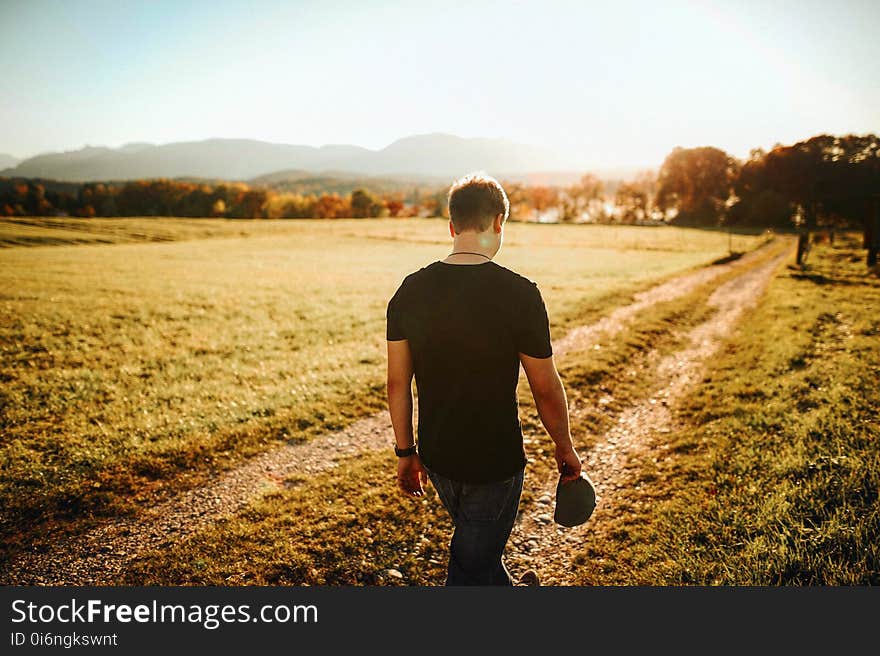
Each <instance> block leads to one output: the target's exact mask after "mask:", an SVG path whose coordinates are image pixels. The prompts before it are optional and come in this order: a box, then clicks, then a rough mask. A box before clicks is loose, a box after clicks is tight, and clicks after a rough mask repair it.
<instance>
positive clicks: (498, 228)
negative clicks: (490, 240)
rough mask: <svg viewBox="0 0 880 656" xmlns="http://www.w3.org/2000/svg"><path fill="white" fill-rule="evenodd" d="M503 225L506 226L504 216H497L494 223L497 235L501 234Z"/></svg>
mask: <svg viewBox="0 0 880 656" xmlns="http://www.w3.org/2000/svg"><path fill="white" fill-rule="evenodd" d="M502 225H504V214H496V215H495V220H494V221H493V222H492V227H493V228H494V229H495V233H496V234H501V226H502Z"/></svg>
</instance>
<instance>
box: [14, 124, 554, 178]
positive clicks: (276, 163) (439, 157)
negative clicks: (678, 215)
mask: <svg viewBox="0 0 880 656" xmlns="http://www.w3.org/2000/svg"><path fill="white" fill-rule="evenodd" d="M562 168H566V167H565V166H564V163H562V162H561V161H559V159H558V158H557V157H556V156H554V155H553V154H552V153H550V152H548V151H545V150H542V149H540V148H536V147H534V146H527V145H524V144H517V143H513V142H510V141H506V140H503V139H464V138H461V137H456V136H452V135H448V134H438V133H435V134H424V135H416V136H411V137H405V138H403V139H399V140H397V141H395V142H394V143H392V144H391V145H389V146H387V147H385V148H382V149H381V150H369V149H367V148H361V147H359V146H348V145H328V146H321V147H320V148H316V147H313V146H301V145H289V144H275V143H268V142H265V141H255V140H251V139H208V140H205V141H189V142H179V143H170V144H163V145H153V144H147V143H136V144H126V145H125V146H122V147H120V148H105V147H93V146H86V147H85V148H81V149H80V150H75V151H67V152H59V153H44V154H41V155H37V156H35V157H31V158H28V159H25V160H23V161H21V162H18V163H17V164H14V165H13V166H7V168H5V170H2V171H0V176H7V177H13V176H15V177H27V178H36V177H40V178H52V179H55V180H66V181H82V182H87V181H95V180H133V179H141V178H157V177H163V178H181V177H189V178H208V179H225V180H250V179H252V178H257V177H260V176H266V175H269V174H273V173H276V174H277V173H278V172H285V171H290V170H291V169H293V170H295V171H297V172H299V171H301V172H307V173H309V174H318V173H320V174H321V175H322V176H326V175H328V174H327V172H331V171H335V172H346V174H350V175H367V176H391V177H395V178H398V177H404V178H412V179H418V178H422V177H436V178H442V179H445V180H447V181H448V180H449V178H452V177H455V176H458V175H461V174H462V173H465V172H467V171H471V170H476V169H480V170H485V171H488V172H489V173H492V174H493V175H496V176H498V177H504V176H505V175H508V174H521V173H527V172H531V171H542V170H550V169H557V170H558V169H562Z"/></svg>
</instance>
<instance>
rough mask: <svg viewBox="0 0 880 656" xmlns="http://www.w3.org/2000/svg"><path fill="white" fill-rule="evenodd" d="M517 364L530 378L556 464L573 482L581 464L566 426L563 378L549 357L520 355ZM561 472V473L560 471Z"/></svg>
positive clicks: (564, 476)
mask: <svg viewBox="0 0 880 656" xmlns="http://www.w3.org/2000/svg"><path fill="white" fill-rule="evenodd" d="M519 359H520V362H522V365H523V369H525V372H526V377H527V378H528V379H529V387H530V388H531V390H532V396H534V397H535V405H536V406H537V408H538V415H539V416H540V417H541V423H543V424H544V428H546V429H547V432H548V433H549V434H550V437H551V438H552V440H553V442H554V443H555V444H556V465H557V468H558V469H559V472H560V473H561V474H562V475H563V478H564V479H565V480H573V479H575V478H577V477H578V476H580V473H581V461H580V458H578V455H577V452H576V451H575V449H574V445H573V444H572V442H571V431H570V429H569V424H568V399H567V398H566V396H565V388H564V387H563V386H562V379H560V378H559V373H558V372H557V371H556V363H555V362H554V361H553V356H552V355H551V356H550V357H549V358H533V357H532V356H530V355H526V354H525V353H520V354H519ZM563 470H564V471H563Z"/></svg>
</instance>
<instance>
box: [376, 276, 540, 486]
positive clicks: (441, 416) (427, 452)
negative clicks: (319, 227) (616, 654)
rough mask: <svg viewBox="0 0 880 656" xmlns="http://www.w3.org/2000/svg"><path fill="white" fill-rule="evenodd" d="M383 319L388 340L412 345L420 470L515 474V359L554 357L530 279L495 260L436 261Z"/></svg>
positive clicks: (519, 452)
mask: <svg viewBox="0 0 880 656" xmlns="http://www.w3.org/2000/svg"><path fill="white" fill-rule="evenodd" d="M386 316H387V321H388V322H387V331H386V338H387V339H388V340H389V341H397V340H402V339H406V340H408V341H409V347H410V351H411V353H412V358H413V368H414V370H415V378H416V386H417V388H418V393H419V421H418V444H419V455H420V456H421V458H422V461H423V462H424V463H425V465H426V466H427V467H428V468H429V469H432V470H434V471H436V472H437V473H438V474H440V475H442V476H445V477H447V478H451V479H453V480H458V481H463V482H467V483H485V482H491V481H498V480H503V479H505V478H509V477H511V476H513V475H514V474H515V473H517V472H518V471H519V470H520V469H522V468H523V467H524V466H525V463H526V459H525V452H524V450H523V442H522V428H521V425H520V421H519V405H518V402H517V396H516V386H517V382H518V380H519V367H520V362H519V353H525V354H526V355H530V356H532V357H535V358H549V357H550V356H551V355H552V353H553V351H552V348H551V345H550V326H549V321H548V319H547V309H546V307H545V306H544V300H543V298H542V297H541V292H540V291H539V290H538V287H537V285H536V283H534V282H532V281H531V280H529V279H528V278H525V277H523V276H521V275H519V274H517V273H514V272H513V271H511V270H510V269H506V268H504V267H503V266H500V265H498V264H496V263H495V262H485V263H483V264H446V263H445V262H439V261H438V262H433V263H432V264H430V265H428V266H426V267H423V268H421V269H419V270H418V271H416V272H415V273H411V274H410V275H408V276H407V277H406V278H404V280H403V283H402V284H401V285H400V288H399V289H398V290H397V292H396V293H395V294H394V296H393V297H392V298H391V300H390V301H389V302H388V310H387V315H386Z"/></svg>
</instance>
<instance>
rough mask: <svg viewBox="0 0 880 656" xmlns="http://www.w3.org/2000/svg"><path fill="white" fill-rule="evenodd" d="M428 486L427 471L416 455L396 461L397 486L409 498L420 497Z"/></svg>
mask: <svg viewBox="0 0 880 656" xmlns="http://www.w3.org/2000/svg"><path fill="white" fill-rule="evenodd" d="M427 484H428V471H427V470H426V469H425V466H424V465H422V459H421V458H419V456H418V454H413V455H411V456H407V457H406V458H398V459H397V486H398V487H399V488H400V489H401V490H403V492H404V493H405V494H406V495H407V496H410V497H420V496H422V495H423V494H424V493H425V488H424V486H425V485H427Z"/></svg>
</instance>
